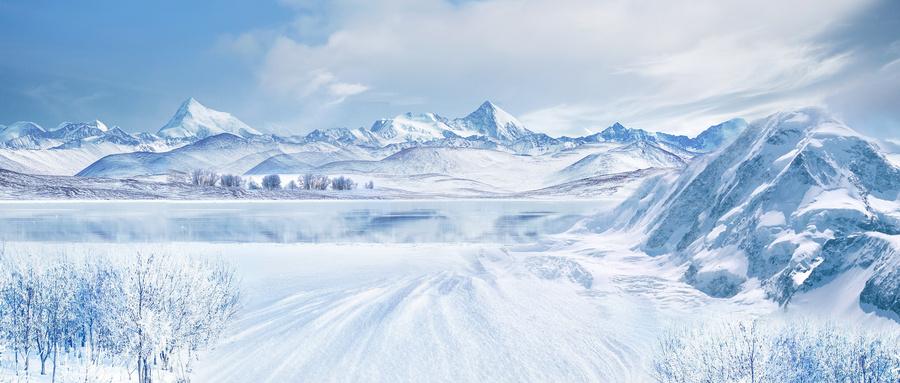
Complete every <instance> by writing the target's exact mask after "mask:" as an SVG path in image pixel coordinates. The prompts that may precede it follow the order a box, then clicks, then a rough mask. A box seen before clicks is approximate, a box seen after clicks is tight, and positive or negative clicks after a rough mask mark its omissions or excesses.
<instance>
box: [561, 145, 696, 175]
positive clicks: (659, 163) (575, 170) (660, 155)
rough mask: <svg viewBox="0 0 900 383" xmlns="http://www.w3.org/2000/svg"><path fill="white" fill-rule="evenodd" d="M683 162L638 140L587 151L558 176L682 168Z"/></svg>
mask: <svg viewBox="0 0 900 383" xmlns="http://www.w3.org/2000/svg"><path fill="white" fill-rule="evenodd" d="M684 165H685V160H684V159H682V158H681V157H679V156H677V155H675V154H673V153H671V152H668V151H666V150H665V149H662V148H660V147H659V146H657V145H656V144H654V143H652V142H650V141H647V140H644V139H639V140H637V141H634V142H632V143H630V144H626V145H624V146H620V147H616V148H613V149H610V150H607V151H602V152H597V153H592V154H589V155H587V156H585V157H584V158H582V159H580V160H578V161H577V162H575V163H573V164H572V165H569V166H567V167H566V168H565V169H563V170H561V171H560V172H559V176H560V178H561V179H564V180H567V181H568V180H576V179H580V178H588V177H594V176H598V175H603V174H615V173H624V172H631V171H635V170H640V169H649V168H681V167H683V166H684Z"/></svg>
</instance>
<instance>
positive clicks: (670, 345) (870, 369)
mask: <svg viewBox="0 0 900 383" xmlns="http://www.w3.org/2000/svg"><path fill="white" fill-rule="evenodd" d="M652 373H653V375H654V378H655V379H656V380H657V381H659V382H664V383H690V382H747V383H761V382H772V383H781V382H866V383H880V382H884V383H888V382H891V383H895V382H900V337H898V335H897V334H896V333H890V332H883V333H881V334H871V333H866V332H864V331H861V330H858V329H853V328H842V327H838V326H835V325H833V324H824V325H818V324H816V323H815V322H811V321H800V322H796V323H794V324H784V323H773V322H766V321H760V320H755V321H738V322H722V323H720V324H716V323H704V324H702V325H698V326H695V327H686V328H679V329H675V330H672V331H669V332H667V333H665V334H664V335H663V336H662V337H661V338H660V340H659V345H658V347H657V350H656V354H655V356H654V358H653V370H652Z"/></svg>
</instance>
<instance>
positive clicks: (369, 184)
mask: <svg viewBox="0 0 900 383" xmlns="http://www.w3.org/2000/svg"><path fill="white" fill-rule="evenodd" d="M374 188H375V181H371V180H370V181H369V182H366V189H374Z"/></svg>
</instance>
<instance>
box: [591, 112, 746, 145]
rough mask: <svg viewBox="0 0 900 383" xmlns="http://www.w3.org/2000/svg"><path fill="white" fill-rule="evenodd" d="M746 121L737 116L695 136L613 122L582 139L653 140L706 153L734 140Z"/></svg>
mask: <svg viewBox="0 0 900 383" xmlns="http://www.w3.org/2000/svg"><path fill="white" fill-rule="evenodd" d="M746 128H747V122H746V121H744V120H743V119H740V118H737V119H733V120H729V121H726V122H723V123H721V124H718V125H714V126H711V127H709V128H708V129H706V130H704V131H703V132H701V133H700V134H699V135H697V136H696V137H693V138H691V137H688V136H682V135H673V134H668V133H663V132H648V131H646V130H643V129H631V128H626V127H624V126H622V124H620V123H618V122H617V123H615V124H613V125H612V126H610V127H608V128H606V129H604V130H603V131H601V132H600V133H596V134H593V135H590V136H587V137H584V138H583V139H584V140H586V141H588V142H633V141H637V140H644V141H649V142H655V143H657V144H659V145H662V146H664V147H667V148H671V147H674V148H677V149H680V150H687V151H691V152H695V153H706V152H710V151H713V150H715V149H716V148H719V147H722V146H723V145H727V144H729V143H731V142H732V141H734V139H736V138H737V136H738V135H740V134H741V133H742V132H743V131H744V129H746Z"/></svg>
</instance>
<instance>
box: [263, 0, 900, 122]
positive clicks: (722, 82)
mask: <svg viewBox="0 0 900 383" xmlns="http://www.w3.org/2000/svg"><path fill="white" fill-rule="evenodd" d="M288 2H289V3H290V4H289V5H290V9H293V10H295V12H297V17H296V19H295V20H294V22H293V23H292V24H291V25H289V26H288V27H287V29H285V30H283V31H282V32H281V33H278V34H277V36H275V37H271V38H270V41H269V43H267V44H263V45H266V46H268V48H267V49H266V50H265V52H264V53H261V55H262V59H261V64H260V65H259V67H258V68H257V71H258V77H259V79H260V86H261V89H263V90H264V91H265V92H268V93H270V94H272V95H274V96H276V97H285V96H290V97H292V98H294V99H296V100H302V101H303V102H310V101H311V100H319V101H321V102H322V103H323V104H329V105H335V104H341V106H340V113H333V114H331V115H330V116H329V117H328V118H317V119H316V122H317V123H320V124H329V123H331V124H335V125H340V124H348V123H349V124H364V123H365V121H366V120H370V119H373V118H375V117H381V116H383V114H388V113H392V112H394V110H382V111H381V113H382V115H373V109H374V108H372V107H371V106H372V102H374V101H373V98H372V97H359V96H360V95H362V94H366V93H370V92H371V91H370V89H372V88H377V89H378V90H379V92H380V93H381V94H392V95H395V96H396V97H398V98H415V99H421V100H424V101H425V102H424V104H423V105H422V107H426V108H430V109H431V110H435V111H438V112H442V113H445V114H449V113H457V114H462V113H464V112H465V111H467V110H468V109H470V108H472V107H474V106H475V105H477V103H478V102H480V101H481V100H483V99H484V98H493V99H496V100H499V101H502V102H503V104H504V105H507V106H509V107H510V109H511V112H513V113H517V114H520V115H522V119H523V120H524V121H525V122H526V123H527V124H528V125H529V126H530V127H532V128H534V129H536V130H539V131H546V132H549V133H552V134H580V133H582V132H584V131H585V130H586V129H587V130H591V129H595V128H596V127H602V126H605V125H608V124H609V123H611V122H613V121H616V120H620V121H622V122H623V123H626V124H654V125H657V126H659V125H665V128H666V129H669V130H673V131H676V132H686V133H692V132H696V131H698V130H700V129H702V128H704V125H705V124H708V123H715V122H717V121H714V120H712V119H713V118H720V117H721V118H730V117H734V116H746V117H753V116H754V115H759V114H763V113H768V112H771V111H774V110H776V109H781V108H786V107H790V106H793V105H799V104H801V103H811V104H820V103H822V100H823V99H824V98H826V97H827V95H828V94H830V92H831V91H832V90H833V89H832V88H824V87H825V86H826V85H827V84H829V83H831V82H833V80H834V79H835V78H840V77H841V76H845V75H846V74H847V73H848V72H850V71H852V70H854V68H855V67H856V66H857V56H856V54H855V52H854V50H853V49H852V47H850V48H848V47H843V48H839V47H838V46H837V44H832V43H831V41H830V40H827V39H826V40H822V39H821V38H820V36H823V35H824V34H826V33H828V32H831V31H833V30H834V29H835V28H837V27H839V26H841V25H842V23H844V22H845V21H846V20H848V19H849V18H852V17H853V16H855V15H857V14H859V13H860V12H863V11H865V10H866V9H868V8H869V7H870V6H871V5H872V4H873V3H874V0H863V1H857V0H837V1H830V2H827V3H822V2H818V1H812V0H796V1H788V2H779V3H778V6H769V5H766V4H758V3H747V2H742V1H712V0H701V1H696V2H692V3H691V6H690V7H685V6H683V4H678V3H674V2H670V1H662V0H646V1H642V2H625V1H603V2H597V1H587V0H572V1H568V2H566V3H565V5H564V6H563V5H561V4H560V3H559V2H557V1H551V0H530V1H527V2H521V1H513V0H485V1H477V2H448V1H444V0H416V1H412V0H389V1H383V2H370V1H362V0H335V1H330V2H320V1H299V0H292V1H288ZM772 5H774V4H772ZM311 30H312V31H313V32H310V31H311ZM315 31H317V32H318V33H326V35H325V36H320V38H315V39H307V38H305V37H304V36H301V35H305V36H309V35H310V34H315V33H316V32H315ZM248 45H249V43H248ZM252 46H254V47H255V46H257V45H252ZM889 65H891V64H889ZM308 112H309V110H308V109H303V110H301V111H298V113H308ZM319 117H322V116H321V115H319ZM298 118H299V117H298Z"/></svg>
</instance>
